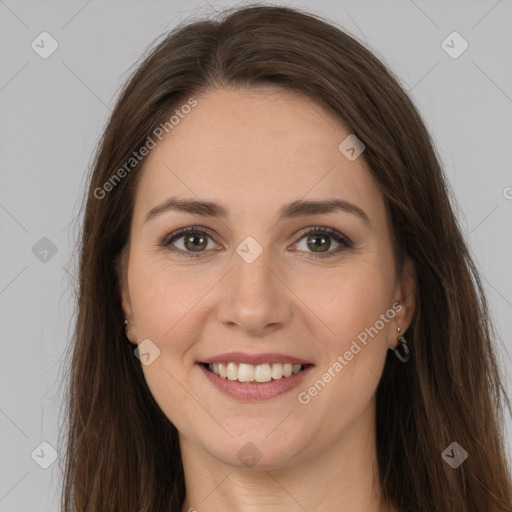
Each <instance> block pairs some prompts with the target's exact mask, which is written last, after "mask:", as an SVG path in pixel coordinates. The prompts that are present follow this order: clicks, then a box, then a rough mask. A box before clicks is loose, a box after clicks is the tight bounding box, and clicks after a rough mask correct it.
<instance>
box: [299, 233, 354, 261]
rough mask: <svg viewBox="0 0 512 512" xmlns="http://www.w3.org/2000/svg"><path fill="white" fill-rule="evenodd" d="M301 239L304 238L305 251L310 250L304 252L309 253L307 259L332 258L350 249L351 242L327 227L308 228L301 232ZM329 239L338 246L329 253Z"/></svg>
mask: <svg viewBox="0 0 512 512" xmlns="http://www.w3.org/2000/svg"><path fill="white" fill-rule="evenodd" d="M303 238H306V247H307V249H310V250H311V251H309V250H306V252H309V253H310V255H309V257H313V258H325V257H329V256H334V255H337V254H339V253H340V252H341V251H343V250H344V249H347V248H351V247H352V242H351V241H350V240H349V239H348V238H347V237H345V236H343V235H342V234H341V233H339V232H338V231H336V230H335V229H332V228H328V227H322V226H313V227H310V228H308V229H307V230H306V231H304V232H302V236H301V238H300V240H302V239H303ZM331 239H334V240H335V243H337V244H338V247H336V248H335V250H333V251H329V249H330V248H331ZM298 245H299V242H297V243H296V246H298ZM322 249H325V250H322Z"/></svg>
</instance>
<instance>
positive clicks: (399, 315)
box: [388, 256, 417, 349]
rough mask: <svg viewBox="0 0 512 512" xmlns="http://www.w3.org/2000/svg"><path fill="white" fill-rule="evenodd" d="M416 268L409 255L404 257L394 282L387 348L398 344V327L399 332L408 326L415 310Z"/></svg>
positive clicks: (403, 331)
mask: <svg viewBox="0 0 512 512" xmlns="http://www.w3.org/2000/svg"><path fill="white" fill-rule="evenodd" d="M416 283H417V281H416V268H415V266H414V263H413V261H412V259H411V258H410V257H408V256H407V257H406V258H405V260H404V264H403V267H402V273H401V275H400V277H399V279H398V281H397V283H396V287H395V293H394V295H393V301H392V304H394V306H393V309H395V311H396V315H395V317H394V319H393V321H392V322H390V323H391V324H392V327H391V329H390V331H389V343H388V344H389V348H392V349H393V348H395V347H397V346H398V344H399V341H398V336H399V334H398V327H400V331H401V334H404V333H405V331H407V329H408V328H409V326H410V325H411V322H412V318H413V315H414V311H415V310H416Z"/></svg>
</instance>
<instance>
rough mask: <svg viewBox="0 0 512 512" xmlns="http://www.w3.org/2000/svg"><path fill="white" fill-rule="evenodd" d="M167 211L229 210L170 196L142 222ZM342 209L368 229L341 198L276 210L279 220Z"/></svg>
mask: <svg viewBox="0 0 512 512" xmlns="http://www.w3.org/2000/svg"><path fill="white" fill-rule="evenodd" d="M169 211H177V212H183V213H190V214H192V215H200V216H202V217H218V218H223V219H225V218H227V217H229V211H228V210H227V209H226V208H225V207H224V206H222V205H220V204H218V203H214V202H212V201H197V200H195V199H178V198H175V197H171V198H170V199H167V200H166V201H165V202H163V203H162V204H159V205H157V206H155V207H154V208H152V209H151V210H149V212H148V213H147V214H146V217H145V220H144V222H148V221H149V220H151V219H154V218H156V217H158V216H160V215H162V214H163V213H166V212H169ZM337 211H343V212H346V213H350V214H353V215H356V216H357V217H359V219H361V220H362V221H363V222H364V223H365V224H366V225H367V226H368V227H369V228H370V229H371V228H372V224H371V222H370V218H369V217H368V215H367V214H366V213H365V212H364V211H363V210H362V209H361V208H359V206H356V205H355V204H352V203H349V202H348V201H344V200H343V199H329V200H324V201H303V200H297V201H293V202H291V203H289V204H286V205H284V206H282V207H281V209H280V210H279V212H278V215H279V220H282V219H291V218H296V217H301V216H305V215H320V214H326V213H334V212H337Z"/></svg>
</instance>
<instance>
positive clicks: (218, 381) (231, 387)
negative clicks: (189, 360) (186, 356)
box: [196, 361, 315, 402]
mask: <svg viewBox="0 0 512 512" xmlns="http://www.w3.org/2000/svg"><path fill="white" fill-rule="evenodd" d="M196 366H197V367H198V368H199V370H200V371H201V373H202V374H203V375H204V377H205V378H206V382H208V383H209V384H211V385H212V386H213V388H215V389H217V390H218V391H220V392H221V393H222V394H223V395H224V396H227V397H228V398H230V399H233V400H236V401H237V402H263V401H265V400H269V399H272V398H276V397H278V396H280V395H285V394H286V393H288V392H289V391H291V390H292V389H294V388H297V387H298V386H299V385H300V384H301V383H303V382H304V379H306V378H307V375H308V374H309V373H310V372H311V371H313V369H314V367H315V365H314V364H310V363H306V364H299V363H293V364H292V363H272V364H270V363H260V364H257V365H252V364H247V363H235V362H234V361H233V362H232V361H230V362H226V363H209V362H205V361H202V362H198V363H196Z"/></svg>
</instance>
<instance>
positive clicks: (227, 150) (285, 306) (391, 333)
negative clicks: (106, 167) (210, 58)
mask: <svg viewBox="0 0 512 512" xmlns="http://www.w3.org/2000/svg"><path fill="white" fill-rule="evenodd" d="M196 99H197V106H195V108H194V109H192V111H191V112H190V113H189V114H187V115H186V116H184V118H182V119H181V120H180V121H179V124H177V125H175V126H174V128H173V130H172V131H171V132H170V133H169V135H168V136H167V137H166V138H164V139H162V141H161V142H159V143H158V144H157V146H156V147H155V148H154V149H152V150H151V153H150V154H149V156H148V158H147V160H146V163H145V167H144V171H143V175H142V177H141V181H140V183H139V185H138V188H137V191H136V196H135V203H134V214H133V218H132V225H131V232H130V243H129V245H128V246H127V250H126V253H125V256H126V258H125V260H124V267H123V269H124V271H123V278H122V285H121V289H122V305H123V310H124V313H125V316H126V318H127V319H128V322H129V328H130V330H131V333H132V334H131V340H132V341H133V342H136V343H138V344H141V343H144V344H143V345H140V346H139V349H140V352H141V353H145V354H149V355H146V356H145V358H146V362H148V364H142V363H141V364H142V369H143V372H144V375H145V378H146V381H147V384H148V386H149V388H150V390H151V392H152V394H153V396H154V397H155V399H156V401H157V403H158V404H159V406H160V407H161V409H162V411H163V412H164V413H165V415H166V416H167V417H168V418H169V420H170V421H171V422H172V423H173V424H174V425H175V426H176V428H177V429H178V431H179V435H180V442H181V443H182V445H183V446H187V447H194V448H193V451H194V452H195V453H200V454H203V455H204V457H206V458H208V457H210V458H211V459H212V460H214V459H216V460H217V461H219V460H220V461H224V462H226V463H230V464H235V465H242V464H244V463H245V462H244V460H245V459H244V457H245V455H249V456H253V458H254V457H255V458H257V459H258V462H257V463H258V464H259V465H260V467H263V468H275V467H279V466H286V465H290V464H294V463H297V462H299V461H302V462H304V461H308V460H314V459H316V458H318V456H319V454H321V453H322V452H328V451H329V450H332V449H333V447H335V446H337V445H339V444H340V443H343V442H344V440H345V442H346V440H347V438H348V437H347V436H348V433H349V432H351V431H354V429H355V428H356V427H357V429H358V430H360V431H364V430H365V429H370V430H371V429H372V428H373V429H374V428H375V425H374V420H375V418H374V416H373V411H374V407H375V392H376V389H377V385H378V382H379V379H380V376H381V374H382V370H383V366H384V362H385V357H386V353H387V350H388V349H389V348H393V347H395V346H396V345H397V327H400V328H401V329H402V332H405V330H406V328H407V327H408V325H409V323H410V319H411V316H412V313H413V303H412V298H413V295H414V294H413V293H412V288H411V284H410V283H411V280H410V279H409V276H410V273H409V268H410V266H409V262H408V261H406V265H405V270H404V272H403V275H402V276H401V277H400V278H399V276H397V275H396V274H395V262H394V254H393V246H392V238H391V227H390V224H389V220H388V217H387V215H386V208H385V203H384V198H383V196H382V194H381V192H380V191H379V189H378V187H377V186H376V184H375V182H374V180H373V178H372V177H371V175H370V173H369V171H368V168H367V165H366V164H365V160H364V153H363V154H362V155H361V156H360V157H358V158H356V159H355V160H353V159H352V160H350V159H348V158H347V157H346V154H344V153H342V152H341V150H340V149H339V148H338V146H339V145H340V143H341V142H342V141H343V140H344V139H345V138H346V137H347V136H348V135H349V134H350V130H349V129H348V128H347V127H346V126H345V125H344V124H343V123H342V121H341V120H340V119H339V118H338V117H337V116H336V115H335V114H333V113H332V112H331V111H330V110H328V109H327V108H326V107H324V106H322V105H321V104H319V103H317V102H314V101H312V100H310V99H305V98H303V97H299V96H297V95H292V94H291V93H289V92H285V91H282V90H279V89H274V88H260V89H251V90H245V91H243V92H239V91H237V92H235V91H231V90H216V91H213V92H210V93H208V94H206V95H204V96H201V97H196ZM171 198H172V199H175V200H179V201H183V200H190V201H200V202H209V203H215V204H217V205H219V207H220V208H217V210H220V209H221V208H222V211H223V212H224V215H220V214H219V211H216V210H215V209H214V208H213V209H212V208H206V207H202V208H200V209H199V210H197V208H196V210H195V211H194V210H192V209H188V210H187V211H182V210H181V209H179V208H170V207H169V208H167V209H165V208H160V209H159V210H158V211H156V212H155V211H154V212H153V214H151V215H149V218H146V217H147V215H148V213H149V212H150V211H151V210H152V209H154V208H155V207H157V206H160V205H162V204H164V203H166V201H168V200H169V199H171ZM332 200H337V201H342V202H344V203H342V207H341V208H336V209H332V210H331V211H327V210H326V209H324V210H321V209H319V208H317V209H314V208H309V209H307V208H304V206H302V207H300V205H299V206H297V205H295V206H296V207H295V208H294V209H293V210H292V209H291V208H288V209H285V208H286V206H287V205H290V204H291V203H294V202H300V201H302V202H304V201H307V202H325V201H332ZM343 205H344V207H343ZM188 227H192V229H191V230H189V231H188V232H186V233H179V232H178V231H179V230H181V229H183V228H188ZM397 302H398V303H399V304H400V305H399V306H398V305H397V304H395V303H397ZM393 304H395V307H393ZM134 348H135V347H134ZM229 352H237V353H238V354H234V355H233V354H232V355H229V356H222V354H226V353H229ZM276 354H279V355H276ZM219 355H221V360H222V361H224V363H225V364H226V365H227V363H229V362H230V361H231V362H239V363H240V362H241V363H244V365H242V368H240V373H239V374H236V366H234V365H230V368H228V369H227V371H228V375H231V376H232V377H233V378H235V379H236V378H237V376H238V379H240V380H243V379H244V378H246V377H247V378H248V379H253V378H256V374H257V375H258V376H259V377H258V378H259V379H260V380H266V379H268V378H269V372H270V374H272V372H273V371H275V374H274V375H275V376H278V375H279V371H280V367H279V364H276V365H274V366H271V365H269V366H268V367H267V366H266V364H265V361H266V362H267V363H283V364H288V363H287V361H290V362H293V361H295V362H296V364H299V363H298V362H297V361H299V362H302V363H304V366H303V369H302V370H301V371H299V373H297V374H293V373H292V376H290V377H285V376H283V377H281V379H277V378H276V379H274V378H271V380H270V381H268V382H260V383H255V382H252V383H250V382H238V379H237V380H236V382H235V381H232V380H230V379H229V378H228V379H222V378H221V377H219V376H216V375H215V374H213V373H212V372H211V371H210V370H207V369H206V368H205V366H204V365H203V364H201V363H208V362H211V361H212V360H213V359H214V358H215V357H216V356H219ZM258 356H261V357H259V358H258ZM250 362H252V363H254V364H253V365H252V366H250V367H249V366H246V365H245V363H250ZM292 369H293V367H292ZM296 369H297V367H296V368H295V370H296ZM253 370H254V371H255V373H254V374H253V373H251V371H253ZM282 370H286V368H285V366H283V367H282ZM230 372H234V373H231V374H230ZM246 372H247V373H246ZM281 375H282V373H281ZM288 379H289V380H288ZM319 382H320V383H319ZM315 383H316V386H315ZM222 386H224V387H222ZM249 442H250V443H252V444H247V443H249ZM190 450H191V452H192V448H191V449H190Z"/></svg>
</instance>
